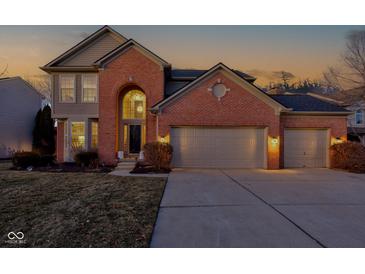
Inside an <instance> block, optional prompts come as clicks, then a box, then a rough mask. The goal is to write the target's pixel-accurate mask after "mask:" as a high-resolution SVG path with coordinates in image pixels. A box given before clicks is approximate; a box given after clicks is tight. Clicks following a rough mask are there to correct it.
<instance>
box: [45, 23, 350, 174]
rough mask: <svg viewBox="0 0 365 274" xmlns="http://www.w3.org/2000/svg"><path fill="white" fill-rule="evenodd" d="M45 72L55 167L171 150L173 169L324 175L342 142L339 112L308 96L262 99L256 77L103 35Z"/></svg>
mask: <svg viewBox="0 0 365 274" xmlns="http://www.w3.org/2000/svg"><path fill="white" fill-rule="evenodd" d="M42 69H43V70H44V71H46V72H48V73H49V74H50V75H51V78H52V87H53V92H52V96H53V102H52V106H53V107H52V110H53V117H54V118H56V119H57V122H58V132H57V159H58V161H60V162H63V161H71V160H72V155H73V153H74V152H75V151H77V150H78V149H88V150H89V149H96V148H97V149H98V152H99V156H100V159H101V161H102V162H103V163H105V164H109V165H115V164H116V163H117V162H118V159H117V155H118V152H119V151H123V152H124V153H123V154H124V157H136V156H137V155H138V153H139V152H140V150H141V149H142V147H143V144H144V143H146V142H151V141H157V140H158V141H162V142H170V143H171V145H172V146H173V148H174V152H173V165H174V166H175V167H214V168H223V167H224V168H267V169H278V168H282V167H325V166H328V163H329V153H328V152H329V146H330V144H332V143H334V142H338V141H340V140H346V136H347V115H348V114H349V112H348V111H347V110H345V109H344V108H342V107H339V106H337V105H335V104H331V103H329V102H326V101H324V100H320V99H318V98H315V97H312V96H308V95H268V94H266V93H265V92H263V91H262V90H261V89H259V88H258V87H256V86H255V84H254V81H255V78H254V77H252V76H249V75H247V74H245V73H243V72H241V71H237V70H232V69H230V68H229V67H227V66H226V65H224V64H222V63H219V64H217V65H215V66H213V67H212V68H210V69H208V70H192V69H189V70H185V69H173V68H172V67H171V64H169V63H168V62H167V61H165V60H163V59H162V58H161V57H159V56H157V55H156V54H154V53H153V52H151V51H150V50H148V49H146V48H145V47H143V46H142V45H140V44H139V43H137V42H136V41H134V40H132V39H126V38H125V37H124V36H122V35H120V34H119V33H117V32H116V31H114V30H113V29H111V28H110V27H108V26H105V27H103V28H101V29H100V30H98V31H96V32H95V33H93V34H92V35H90V36H89V37H88V38H86V39H85V40H83V41H82V42H80V43H79V44H77V45H76V46H74V47H73V48H71V49H70V50H68V51H66V52H65V53H64V54H62V55H61V56H59V57H57V58H56V59H54V60H53V61H51V62H50V63H48V64H47V65H45V66H43V67H42Z"/></svg>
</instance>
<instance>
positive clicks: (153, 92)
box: [99, 48, 347, 169]
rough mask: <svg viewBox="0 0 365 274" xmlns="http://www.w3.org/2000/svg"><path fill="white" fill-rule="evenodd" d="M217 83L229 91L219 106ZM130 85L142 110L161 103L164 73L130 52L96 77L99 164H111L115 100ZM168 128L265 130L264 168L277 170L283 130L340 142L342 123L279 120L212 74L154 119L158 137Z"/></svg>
mask: <svg viewBox="0 0 365 274" xmlns="http://www.w3.org/2000/svg"><path fill="white" fill-rule="evenodd" d="M218 79H219V80H220V81H222V83H223V84H224V85H225V86H226V87H228V88H229V89H230V91H228V93H227V94H226V95H225V96H224V97H223V98H221V100H220V101H218V99H217V98H216V97H215V96H213V95H212V93H211V91H209V88H211V87H212V86H213V85H214V84H215V83H217V81H218ZM129 85H135V86H138V87H139V88H141V90H142V91H143V92H144V93H145V95H146V103H147V108H151V107H152V106H153V105H155V104H156V103H157V102H159V101H161V100H162V99H163V96H164V95H163V94H164V92H163V91H164V71H163V68H162V66H161V65H159V64H158V63H156V62H155V61H153V60H151V59H150V58H148V57H147V56H146V55H144V54H142V53H141V52H140V51H138V50H136V49H134V48H131V49H130V50H128V51H126V52H124V53H123V54H122V55H120V56H119V57H118V58H116V59H115V60H114V61H112V62H111V63H110V64H108V65H107V66H106V68H105V69H104V70H101V71H100V73H99V155H100V158H101V161H102V162H104V163H105V164H112V165H114V164H116V163H117V160H116V153H117V151H118V143H119V141H118V140H120V139H121V138H123V136H121V135H122V133H121V134H119V132H118V127H119V123H120V121H119V117H118V116H119V115H118V109H119V96H120V93H121V92H123V90H124V88H125V87H128V86H129ZM171 126H248V127H265V128H267V134H268V138H272V137H274V138H278V137H279V140H280V145H279V146H278V147H277V148H273V147H272V146H270V144H268V153H267V167H268V169H278V168H280V167H282V166H283V144H284V134H283V133H284V128H293V127H302V128H328V129H330V134H331V136H332V137H343V136H346V132H347V128H346V117H343V116H342V117H333V116H332V117H325V116H280V114H278V113H276V112H275V110H274V108H273V107H272V106H270V105H269V104H267V102H264V101H262V100H261V99H259V98H258V97H257V96H255V95H254V94H252V93H251V92H249V91H247V90H245V89H244V88H243V87H242V86H241V85H239V84H238V83H237V82H235V81H233V80H232V79H231V78H228V77H226V76H225V75H224V74H223V73H221V72H217V73H215V74H213V75H212V76H211V77H210V78H208V79H206V80H203V81H202V82H200V83H199V84H197V85H196V86H195V87H194V88H193V89H191V90H190V91H188V92H187V93H186V94H184V95H183V96H182V97H180V98H179V99H177V100H176V101H174V102H172V103H171V104H169V105H168V106H166V107H165V108H163V110H162V112H161V113H160V114H159V118H158V135H159V137H167V136H169V131H170V128H171ZM146 135H147V136H146V140H147V142H150V141H155V140H157V132H156V117H155V116H154V115H152V114H151V113H149V112H148V114H147V119H146Z"/></svg>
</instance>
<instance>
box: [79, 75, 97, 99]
mask: <svg viewBox="0 0 365 274" xmlns="http://www.w3.org/2000/svg"><path fill="white" fill-rule="evenodd" d="M97 82H98V81H97V75H95V74H90V75H83V76H82V102H84V103H96V102H97V101H98V83H97Z"/></svg>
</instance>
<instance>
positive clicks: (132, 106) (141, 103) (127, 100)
mask: <svg viewBox="0 0 365 274" xmlns="http://www.w3.org/2000/svg"><path fill="white" fill-rule="evenodd" d="M122 118H123V119H145V118H146V96H145V95H144V93H143V92H142V91H140V90H137V89H136V90H130V91H128V93H127V94H126V95H124V97H123V117H122Z"/></svg>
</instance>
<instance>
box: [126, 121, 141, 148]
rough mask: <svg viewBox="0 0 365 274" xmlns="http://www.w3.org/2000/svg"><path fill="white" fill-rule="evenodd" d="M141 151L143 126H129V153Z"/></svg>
mask: <svg viewBox="0 0 365 274" xmlns="http://www.w3.org/2000/svg"><path fill="white" fill-rule="evenodd" d="M140 150H141V125H129V153H139V152H140Z"/></svg>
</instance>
